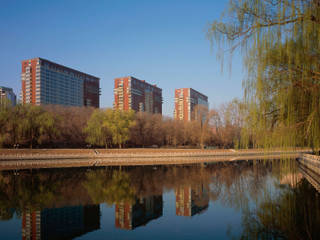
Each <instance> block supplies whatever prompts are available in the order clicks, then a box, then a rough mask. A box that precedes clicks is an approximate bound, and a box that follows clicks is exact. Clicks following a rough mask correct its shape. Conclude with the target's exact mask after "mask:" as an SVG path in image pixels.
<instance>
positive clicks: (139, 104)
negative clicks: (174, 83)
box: [113, 76, 162, 114]
mask: <svg viewBox="0 0 320 240" xmlns="http://www.w3.org/2000/svg"><path fill="white" fill-rule="evenodd" d="M113 107H114V109H119V110H124V111H127V110H130V109H132V110H134V111H136V112H148V113H160V114H161V113H162V89H161V88H158V87H157V85H151V84H149V83H147V82H146V81H144V80H139V79H137V78H134V77H131V76H129V77H122V78H116V79H115V80H114V103H113Z"/></svg>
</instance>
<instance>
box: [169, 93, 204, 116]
mask: <svg viewBox="0 0 320 240" xmlns="http://www.w3.org/2000/svg"><path fill="white" fill-rule="evenodd" d="M174 99H175V101H174V119H177V120H183V121H192V120H195V115H194V109H195V106H197V105H204V106H206V107H208V97H207V96H205V95H203V94H202V93H199V92H197V91H196V90H194V89H192V88H179V89H175V92H174Z"/></svg>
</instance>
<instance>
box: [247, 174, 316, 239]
mask: <svg viewBox="0 0 320 240" xmlns="http://www.w3.org/2000/svg"><path fill="white" fill-rule="evenodd" d="M315 196H316V198H315ZM319 224H320V201H319V194H318V193H317V192H316V190H315V189H314V188H313V187H312V186H311V185H310V184H309V183H308V182H307V181H306V180H305V179H303V180H302V181H301V182H300V183H299V184H298V185H297V187H296V188H294V189H291V188H289V187H287V188H286V189H282V191H281V194H279V195H276V196H275V197H272V196H271V194H270V195H269V196H268V197H266V199H265V200H264V201H263V202H261V203H260V204H259V205H258V206H257V207H256V209H253V210H251V211H246V212H244V215H243V227H244V231H243V236H242V237H243V239H252V238H255V239H256V238H258V239H277V238H287V239H320V232H319V230H318V228H319Z"/></svg>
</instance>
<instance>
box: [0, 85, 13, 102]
mask: <svg viewBox="0 0 320 240" xmlns="http://www.w3.org/2000/svg"><path fill="white" fill-rule="evenodd" d="M7 101H9V103H10V104H11V105H12V106H15V105H16V103H17V96H16V95H15V94H14V92H13V90H12V88H7V87H2V86H0V105H1V104H2V103H4V102H7Z"/></svg>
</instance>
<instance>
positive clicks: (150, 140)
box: [0, 100, 242, 148]
mask: <svg viewBox="0 0 320 240" xmlns="http://www.w3.org/2000/svg"><path fill="white" fill-rule="evenodd" d="M241 107H242V105H241V103H240V102H239V101H238V100H234V101H232V102H230V103H228V104H224V105H222V106H221V107H220V108H219V109H218V110H210V111H208V110H206V109H204V108H201V107H197V108H196V109H195V111H197V114H198V116H199V117H198V118H197V119H198V120H194V121H190V122H184V121H179V120H174V119H172V118H169V117H164V116H162V115H160V114H148V113H134V112H133V111H116V110H112V109H93V108H85V107H62V106H58V105H47V106H41V107H40V106H31V105H17V106H15V107H11V106H9V105H8V106H5V107H3V106H2V108H1V109H0V126H1V128H0V145H1V146H4V147H13V146H20V147H30V148H32V147H87V146H93V147H107V148H111V147H119V148H121V147H123V146H126V147H150V146H153V147H155V146H157V147H161V146H168V147H180V146H184V147H201V148H204V147H205V146H208V145H210V146H215V147H219V148H227V147H234V146H235V145H238V143H239V141H240V131H241V121H242V120H241V119H242V118H241ZM204 116H205V117H204Z"/></svg>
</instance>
